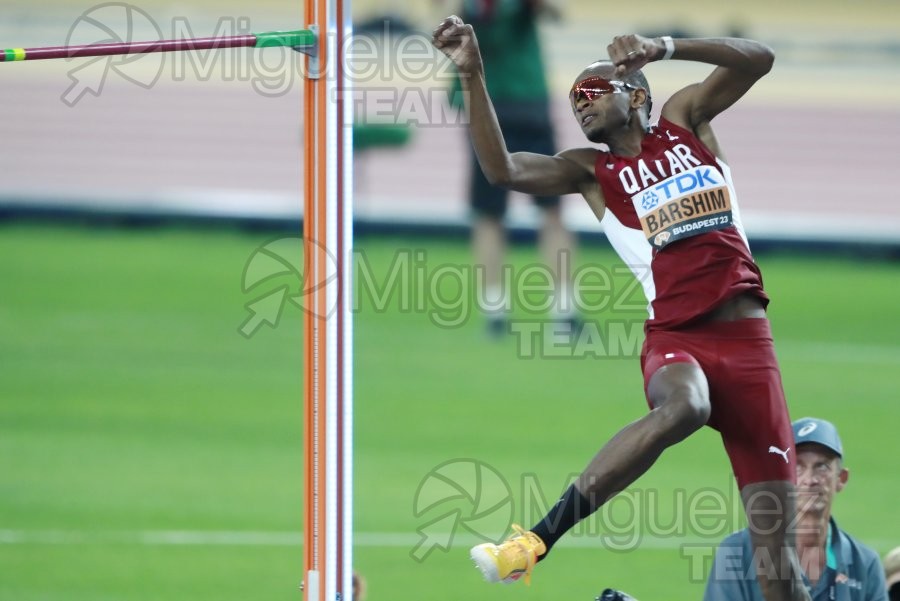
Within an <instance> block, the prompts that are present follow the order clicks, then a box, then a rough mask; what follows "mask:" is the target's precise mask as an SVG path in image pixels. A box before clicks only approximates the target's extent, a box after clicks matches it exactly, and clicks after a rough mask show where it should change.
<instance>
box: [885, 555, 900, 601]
mask: <svg viewBox="0 0 900 601" xmlns="http://www.w3.org/2000/svg"><path fill="white" fill-rule="evenodd" d="M884 577H885V580H886V584H887V588H888V597H889V598H890V601H900V547H897V548H895V549H894V550H893V551H891V552H890V553H888V554H887V555H885V556H884Z"/></svg>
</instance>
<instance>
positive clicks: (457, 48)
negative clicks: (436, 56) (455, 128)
mask: <svg viewBox="0 0 900 601" xmlns="http://www.w3.org/2000/svg"><path fill="white" fill-rule="evenodd" d="M432 43H433V44H434V46H435V47H436V48H438V49H439V50H440V51H441V52H443V53H444V54H445V55H447V56H448V57H449V58H450V59H451V60H452V61H453V62H454V63H455V64H456V67H457V69H458V70H459V76H460V80H461V82H462V89H463V97H464V99H465V103H466V109H467V111H468V114H469V133H470V136H471V138H472V145H473V146H474V148H475V154H476V155H477V156H478V162H479V164H480V165H481V169H482V171H484V175H485V177H486V178H487V180H488V181H489V182H491V183H492V184H494V185H498V186H503V187H505V188H509V189H511V190H516V191H518V192H524V193H526V194H536V195H545V196H550V195H560V194H573V193H577V192H580V191H581V189H582V187H583V186H585V185H588V184H590V183H591V182H592V179H593V178H592V174H591V170H590V168H589V166H587V165H585V164H584V163H583V162H582V163H579V162H576V160H573V157H579V158H580V157H583V156H584V152H580V151H564V152H561V153H559V154H558V155H556V156H547V155H541V154H534V153H529V152H516V153H510V152H509V151H508V150H507V149H506V142H505V141H504V139H503V133H502V131H501V130H500V125H499V123H498V122H497V115H496V113H495V112H494V106H493V104H492V102H491V99H490V97H489V96H488V93H487V88H486V86H485V79H484V68H483V65H482V61H481V53H480V52H479V50H478V40H477V39H476V37H475V33H474V32H473V31H472V26H471V25H467V24H465V23H463V22H462V19H460V18H459V17H457V16H451V17H448V18H446V19H444V20H443V21H442V22H441V24H440V25H438V27H437V29H435V30H434V34H433V36H432Z"/></svg>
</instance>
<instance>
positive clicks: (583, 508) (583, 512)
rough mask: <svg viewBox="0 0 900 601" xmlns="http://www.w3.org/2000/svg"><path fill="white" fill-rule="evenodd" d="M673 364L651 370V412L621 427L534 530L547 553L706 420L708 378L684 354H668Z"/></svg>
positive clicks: (651, 364) (651, 363)
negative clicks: (566, 534)
mask: <svg viewBox="0 0 900 601" xmlns="http://www.w3.org/2000/svg"><path fill="white" fill-rule="evenodd" d="M667 356H670V357H671V358H672V359H674V361H675V362H669V363H667V364H663V365H661V366H659V367H656V368H654V365H659V364H658V363H656V364H655V363H654V362H653V361H648V364H647V366H646V368H647V369H651V370H652V375H650V378H649V381H648V383H647V398H648V401H649V403H650V405H651V407H652V410H651V411H650V412H649V413H647V414H646V415H644V416H643V417H642V418H640V419H638V420H637V421H635V422H632V423H630V424H628V425H627V426H625V427H624V428H622V429H621V430H620V431H619V432H618V433H617V434H616V435H615V436H613V437H612V439H610V440H609V442H607V443H606V444H605V445H604V446H603V448H601V449H600V451H599V452H598V453H597V454H596V455H595V456H594V458H593V459H592V460H591V462H590V463H589V464H588V466H587V468H585V470H584V472H582V474H581V475H580V476H579V477H578V479H577V480H576V481H575V484H574V485H573V487H572V488H570V489H569V490H568V491H567V492H566V494H565V495H564V496H563V498H562V499H560V502H559V503H557V505H555V506H554V507H553V508H551V510H550V512H549V513H548V514H547V516H546V517H545V518H544V519H543V520H542V521H541V522H540V523H538V524H537V525H536V526H535V527H534V528H532V532H534V533H535V534H537V535H538V536H539V537H540V538H541V539H542V540H543V541H544V543H545V545H546V547H547V549H546V551H545V552H544V554H546V553H547V552H548V551H549V550H550V548H551V547H552V546H553V545H554V543H555V542H556V541H557V540H559V538H560V537H561V536H562V535H563V534H565V532H566V531H568V530H569V529H570V528H572V526H574V524H575V523H576V522H577V521H579V520H582V519H584V518H586V517H588V515H590V514H591V513H593V512H594V511H596V510H597V509H598V508H599V507H600V506H602V505H603V504H604V503H605V502H606V501H608V500H609V499H610V498H611V497H613V496H614V495H615V494H616V493H618V492H619V491H621V490H623V489H624V488H626V487H627V486H629V485H630V484H631V483H632V482H634V481H635V480H637V479H638V478H639V477H640V476H641V475H642V474H644V472H646V471H647V470H648V469H649V468H650V466H651V465H653V463H654V462H655V461H656V460H657V458H659V456H660V455H661V454H662V452H663V451H664V450H665V449H666V448H668V447H670V446H672V445H673V444H676V443H678V442H680V441H681V440H684V439H685V438H687V437H688V436H690V435H691V434H692V433H693V432H695V431H697V430H698V429H699V428H701V427H702V426H703V425H704V424H706V421H707V419H708V418H709V413H710V405H709V390H708V386H707V382H706V376H705V375H704V373H703V370H702V369H700V366H699V365H698V364H697V362H696V361H695V360H694V359H693V358H692V357H691V356H690V355H687V354H685V353H670V354H668V355H667Z"/></svg>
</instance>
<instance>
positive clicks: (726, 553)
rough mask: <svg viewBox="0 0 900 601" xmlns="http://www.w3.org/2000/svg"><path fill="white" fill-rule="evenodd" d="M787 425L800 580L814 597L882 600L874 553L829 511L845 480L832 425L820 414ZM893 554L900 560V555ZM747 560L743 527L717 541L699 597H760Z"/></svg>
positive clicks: (711, 600)
mask: <svg viewBox="0 0 900 601" xmlns="http://www.w3.org/2000/svg"><path fill="white" fill-rule="evenodd" d="M792 429H793V431H794V445H795V447H796V452H797V466H796V467H797V519H796V520H795V524H796V525H795V528H794V530H795V532H796V539H797V553H798V555H799V557H800V567H801V568H802V569H803V578H804V582H805V584H806V586H807V588H808V589H809V591H810V594H811V595H812V598H813V601H886V600H887V592H886V588H885V577H884V574H883V572H882V567H881V560H880V558H879V556H878V554H877V553H876V552H875V551H873V550H872V549H870V548H869V547H867V546H866V545H864V544H862V543H861V542H859V541H858V540H857V539H855V538H853V537H852V536H850V535H849V534H847V533H846V532H844V531H843V530H841V529H840V528H838V525H837V522H835V520H834V517H833V515H832V506H833V504H834V498H835V496H836V495H837V494H838V493H839V492H841V491H842V490H844V488H845V487H846V486H847V481H848V480H849V479H850V471H849V470H848V469H847V468H846V467H844V447H843V445H842V444H841V439H840V436H838V431H837V428H835V426H834V424H832V423H831V422H828V421H825V420H823V419H817V418H812V417H806V418H803V419H798V420H797V421H795V422H794V423H793V424H792ZM897 559H898V563H900V554H898V557H897ZM752 561H753V548H752V546H751V542H750V533H749V531H748V530H747V529H744V530H741V531H739V532H735V533H734V534H732V535H731V536H729V537H727V538H726V539H725V540H724V541H722V543H721V544H720V545H719V548H718V549H717V550H716V556H715V559H714V561H713V565H712V570H711V571H710V574H709V580H708V581H707V584H706V592H705V594H704V595H703V599H704V601H761V600H762V598H763V596H762V591H761V590H760V588H759V583H758V582H757V580H756V578H754V577H753V573H754V569H753V566H752ZM898 567H900V566H898ZM897 579H898V580H900V576H898V577H897Z"/></svg>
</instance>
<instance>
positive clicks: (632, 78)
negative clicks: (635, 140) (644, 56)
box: [587, 58, 653, 119]
mask: <svg viewBox="0 0 900 601" xmlns="http://www.w3.org/2000/svg"><path fill="white" fill-rule="evenodd" d="M601 65H612V61H610V60H609V59H605V58H601V59H598V60H596V61H594V62H593V63H591V64H590V65H588V66H587V68H588V69H593V68H596V67H599V66H601ZM622 81H624V82H625V83H627V84H628V85H630V86H632V87H634V88H642V89H643V90H644V91H645V92H647V102H645V103H644V106H645V107H647V119H649V118H650V111H651V109H652V108H653V96H652V94H651V93H650V83H649V82H648V81H647V77H646V76H645V75H644V72H643V71H641V70H640V69H638V70H637V71H632V72H631V73H629V74H628V75H626V76H625V77H623V78H622Z"/></svg>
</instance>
